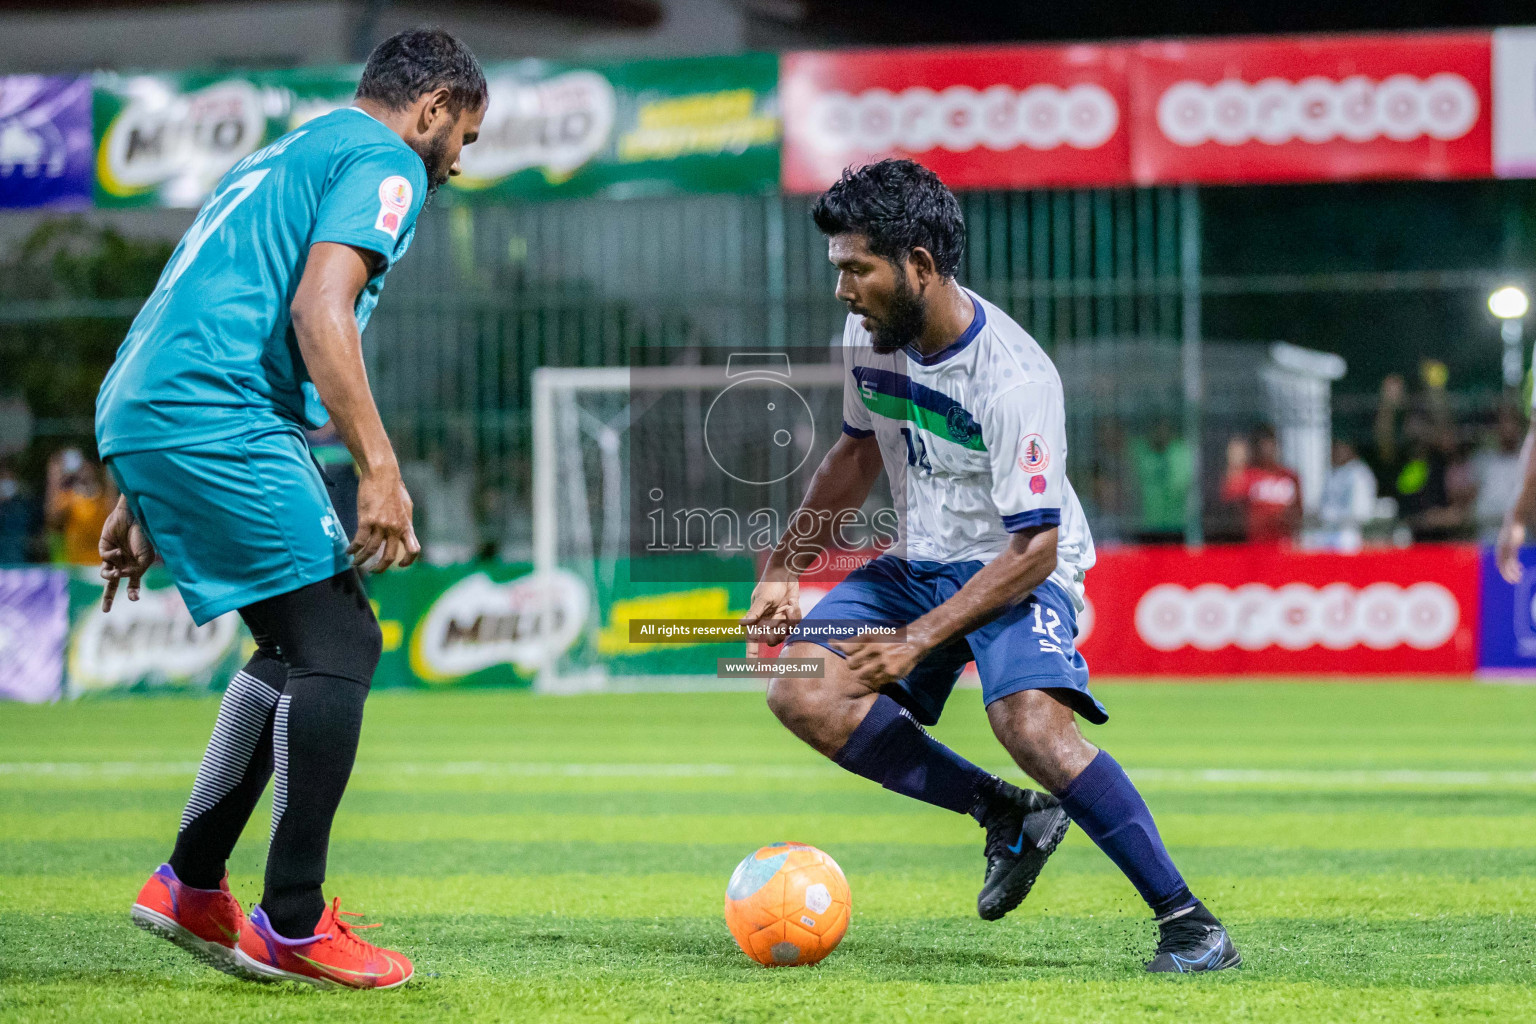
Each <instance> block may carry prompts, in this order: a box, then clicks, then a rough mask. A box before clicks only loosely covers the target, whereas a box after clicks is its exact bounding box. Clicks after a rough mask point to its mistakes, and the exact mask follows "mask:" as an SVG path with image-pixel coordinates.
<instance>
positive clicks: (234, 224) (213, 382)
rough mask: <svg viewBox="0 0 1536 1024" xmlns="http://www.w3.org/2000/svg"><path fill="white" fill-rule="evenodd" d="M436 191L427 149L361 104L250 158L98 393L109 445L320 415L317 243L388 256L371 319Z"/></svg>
mask: <svg viewBox="0 0 1536 1024" xmlns="http://www.w3.org/2000/svg"><path fill="white" fill-rule="evenodd" d="M426 194H427V171H426V166H425V165H424V164H423V163H422V161H421V158H420V157H419V156H417V155H416V153H415V151H414V150H412V149H411V147H410V146H408V145H406V144H405V141H404V140H403V139H401V138H400V136H398V135H396V134H395V133H394V132H393V131H392V130H391V129H389V128H388V127H386V126H385V125H383V124H381V123H380V122H379V121H377V120H375V119H374V118H372V117H370V116H369V115H367V114H365V113H364V112H363V111H361V110H359V109H357V108H356V107H349V108H346V109H343V110H336V111H332V112H331V113H329V114H326V115H325V116H323V117H319V118H316V119H315V120H313V121H310V122H308V123H307V124H305V125H303V126H302V127H300V128H297V129H295V130H294V131H291V132H289V133H288V134H287V135H284V136H283V137H282V138H280V139H278V140H277V141H276V142H273V143H272V144H271V145H270V146H267V147H266V148H265V149H262V150H259V151H258V152H255V153H252V154H251V155H250V156H248V157H246V158H245V159H243V160H241V161H240V162H239V163H238V164H236V165H235V166H234V167H233V168H231V169H230V171H229V173H228V174H226V175H225V176H224V178H223V180H221V181H220V182H219V184H218V187H217V188H215V189H214V190H213V193H212V194H211V195H210V196H209V198H208V201H207V202H206V203H204V204H203V208H202V210H201V211H199V212H198V215H197V219H196V220H195V221H194V222H193V223H192V227H191V228H189V229H188V230H187V233H186V235H185V236H183V237H182V240H181V244H179V245H178V246H177V247H176V251H175V252H174V253H172V254H171V259H170V262H168V263H167V264H166V266H165V270H164V272H162V273H161V275H160V281H159V283H157V284H156V285H155V290H154V293H153V294H151V295H150V297H149V300H148V301H147V302H145V304H144V308H143V309H142V310H140V311H139V315H138V316H137V317H136V318H135V319H134V321H133V326H132V327H131V328H130V329H129V331H128V336H127V337H126V338H125V339H124V340H123V344H122V346H121V347H120V348H119V349H118V351H117V359H116V361H115V362H114V363H113V364H112V369H111V371H110V372H108V374H107V379H106V380H105V381H104V382H103V383H102V386H101V392H100V394H99V395H97V398H96V440H97V442H98V444H99V446H100V451H101V455H102V457H104V458H105V457H109V456H113V455H120V454H123V453H127V452H138V451H153V450H157V449H164V448H180V447H183V446H187V445H194V444H206V443H208V442H211V441H218V440H222V439H225V438H230V437H237V436H241V435H253V434H258V433H263V432H266V431H269V430H272V429H281V428H285V427H287V428H293V427H302V426H305V425H318V423H319V422H323V419H324V413H323V407H321V406H320V404H319V403H318V402H317V401H315V400H314V398H313V396H312V395H311V396H310V397H309V400H308V403H307V404H308V407H309V415H308V416H306V414H305V410H306V391H308V392H313V390H314V387H313V385H310V384H309V383H308V381H309V376H308V373H307V372H306V371H305V368H304V360H303V357H302V356H301V355H300V353H299V347H298V342H297V340H296V339H295V337H294V333H293V325H292V323H291V322H290V315H289V306H290V305H291V304H292V302H293V296H294V293H295V292H296V291H297V290H298V287H299V280H300V278H302V277H303V275H304V265H305V262H306V261H307V260H308V257H309V249H310V246H312V245H314V244H315V243H317V242H340V243H343V244H346V245H352V246H357V247H358V248H361V249H366V250H369V251H371V252H374V253H377V254H378V255H379V256H380V257H381V258H380V259H379V261H378V266H377V268H376V270H375V272H374V274H373V276H372V277H371V278H370V279H369V281H368V284H367V286H366V287H365V288H364V289H363V291H362V293H361V294H360V295H359V296H358V298H357V304H356V308H355V312H356V315H357V326H358V329H359V330H362V329H363V328H364V327H365V326H367V323H368V318H369V316H370V315H371V314H372V312H373V308H374V306H375V305H376V304H377V303H378V301H379V293H380V292H381V291H382V290H383V287H384V275H385V274H386V273H387V272H388V271H389V268H390V267H391V266H393V265H394V263H395V261H396V260H398V259H400V257H402V256H404V255H405V250H406V248H407V247H408V246H409V245H410V244H411V236H412V235H413V234H414V233H415V230H416V216H417V214H418V213H420V211H421V205H422V202H423V201H424V199H425V198H426Z"/></svg>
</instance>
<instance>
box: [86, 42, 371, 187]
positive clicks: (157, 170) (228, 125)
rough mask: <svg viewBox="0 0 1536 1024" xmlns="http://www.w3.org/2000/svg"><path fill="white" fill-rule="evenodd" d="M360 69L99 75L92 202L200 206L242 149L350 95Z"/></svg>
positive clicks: (258, 144)
mask: <svg viewBox="0 0 1536 1024" xmlns="http://www.w3.org/2000/svg"><path fill="white" fill-rule="evenodd" d="M358 73H359V71H358V69H357V68H349V67H336V68H310V69H304V70H299V71H227V72H218V73H212V72H199V73H183V74H152V75H151V74H145V75H121V74H113V73H107V72H103V73H100V74H98V75H96V77H95V92H94V98H93V101H92V110H91V120H92V124H93V127H94V136H95V144H96V176H95V189H94V196H95V201H96V205H97V206H100V207H123V206H173V207H183V208H188V209H194V208H196V207H198V206H200V205H202V202H203V199H204V197H206V196H207V194H208V192H209V190H210V189H212V188H213V186H214V185H215V184H216V183H217V182H218V180H219V178H221V177H222V176H223V175H224V173H225V172H226V171H228V170H229V169H230V168H231V167H233V166H234V165H235V163H236V162H237V161H239V160H240V159H241V158H242V157H244V156H246V155H248V154H250V153H252V152H255V151H256V150H257V149H259V148H260V147H262V146H264V145H266V144H267V143H268V142H271V141H272V140H273V139H276V138H277V137H278V136H280V135H283V134H284V133H286V132H288V131H290V130H292V129H293V128H296V127H298V126H299V125H301V124H303V123H304V122H305V121H308V120H309V119H310V118H313V117H318V116H319V115H321V114H324V113H327V112H329V111H331V110H334V109H335V108H336V107H338V106H343V105H345V104H347V103H349V102H351V99H352V94H353V92H354V90H355V89H356V88H357V76H358Z"/></svg>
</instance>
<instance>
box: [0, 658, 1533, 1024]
mask: <svg viewBox="0 0 1536 1024" xmlns="http://www.w3.org/2000/svg"><path fill="white" fill-rule="evenodd" d="M1097 690H1098V692H1099V695H1100V697H1101V698H1102V699H1103V700H1104V701H1105V703H1106V704H1107V705H1108V706H1109V708H1110V712H1111V715H1112V716H1113V718H1112V721H1111V722H1110V724H1109V725H1107V726H1103V727H1099V728H1093V727H1088V728H1086V732H1087V734H1088V735H1089V737H1090V739H1092V740H1094V741H1095V742H1098V743H1101V744H1102V745H1104V746H1105V747H1106V748H1108V749H1109V750H1111V751H1112V752H1113V753H1114V754H1115V756H1116V757H1117V758H1119V759H1120V760H1121V762H1122V763H1124V764H1125V765H1126V766H1127V768H1128V769H1129V770H1130V772H1131V774H1132V775H1133V777H1135V778H1136V780H1137V782H1138V784H1139V785H1140V786H1141V787H1142V790H1143V792H1144V793H1145V794H1146V796H1147V799H1148V802H1149V803H1150V804H1151V806H1152V809H1153V812H1154V814H1155V815H1156V816H1157V818H1158V821H1159V822H1160V824H1161V826H1162V829H1163V835H1164V837H1165V838H1166V839H1167V842H1168V845H1169V847H1170V848H1171V849H1172V851H1173V854H1174V857H1175V858H1176V860H1177V861H1178V862H1179V864H1180V866H1181V867H1182V869H1183V870H1184V872H1185V874H1186V876H1187V877H1188V879H1189V881H1190V883H1191V885H1192V887H1193V888H1194V890H1195V892H1196V893H1197V894H1199V895H1201V896H1203V897H1204V898H1205V899H1206V901H1207V902H1208V903H1209V904H1210V905H1211V906H1212V908H1213V909H1214V910H1215V911H1216V912H1217V913H1218V914H1219V915H1221V916H1222V917H1223V918H1224V919H1225V921H1226V922H1227V924H1228V925H1229V926H1230V927H1231V929H1232V931H1233V934H1234V936H1235V938H1236V941H1237V943H1238V945H1239V946H1240V947H1241V949H1242V952H1243V954H1244V957H1245V963H1244V964H1243V966H1242V967H1241V968H1240V969H1238V970H1235V971H1229V972H1227V973H1225V974H1223V975H1218V976H1211V977H1188V978H1166V977H1162V978H1149V977H1146V976H1144V975H1143V974H1142V973H1141V970H1140V968H1141V962H1142V961H1143V959H1145V958H1146V957H1147V956H1148V955H1149V953H1150V951H1151V947H1152V945H1153V944H1154V941H1155V940H1154V929H1153V927H1152V925H1151V923H1150V922H1149V920H1148V918H1147V915H1146V911H1145V908H1144V907H1143V906H1142V905H1141V903H1140V901H1139V900H1138V899H1137V898H1136V895H1135V893H1134V891H1133V890H1132V889H1131V887H1130V886H1129V884H1128V883H1126V882H1125V881H1124V880H1123V879H1122V878H1121V877H1120V875H1119V874H1118V873H1117V872H1116V871H1115V870H1114V869H1113V867H1112V866H1111V865H1110V864H1109V862H1108V861H1107V860H1106V859H1105V858H1104V857H1103V855H1102V854H1100V853H1099V852H1098V850H1097V849H1095V848H1094V847H1093V846H1092V845H1091V844H1090V843H1089V842H1088V841H1087V840H1086V839H1085V838H1084V837H1083V836H1082V834H1081V833H1080V832H1078V831H1076V830H1074V831H1073V832H1072V833H1071V835H1070V837H1069V839H1068V840H1067V842H1066V843H1065V844H1064V845H1063V846H1062V848H1061V849H1060V851H1058V853H1057V854H1056V856H1055V857H1054V858H1053V859H1052V861H1051V863H1050V864H1049V865H1048V866H1047V867H1046V870H1045V873H1044V875H1043V876H1042V878H1041V880H1040V883H1039V885H1038V886H1037V888H1036V889H1035V892H1034V894H1033V895H1031V896H1030V898H1029V899H1028V900H1027V901H1026V902H1025V904H1024V905H1023V906H1022V907H1021V908H1020V909H1019V910H1017V911H1015V912H1014V913H1013V914H1011V915H1010V916H1009V917H1008V918H1007V919H1006V920H1005V921H1003V922H1001V923H997V924H987V923H984V922H982V921H980V920H979V919H977V918H976V916H975V896H976V888H977V885H978V884H979V881H980V877H981V869H982V860H981V838H982V836H981V832H980V830H979V829H978V828H977V827H976V826H975V825H974V824H972V823H971V821H970V820H969V819H967V818H961V817H959V816H956V815H951V814H948V813H946V812H943V811H938V810H934V809H931V808H928V807H924V806H921V805H919V804H917V803H914V802H912V801H908V800H905V799H903V798H901V797H898V796H895V795H892V794H889V793H886V792H884V791H883V790H880V789H879V788H877V787H875V786H873V785H871V784H869V783H867V782H864V781H862V780H860V779H857V778H854V777H852V776H847V775H844V774H843V773H841V772H840V771H839V770H838V769H836V768H835V767H833V766H831V765H829V764H827V763H825V762H824V761H822V760H821V759H820V758H818V757H817V756H816V755H815V754H813V753H812V752H811V751H810V750H809V749H807V748H805V747H802V746H801V745H800V744H799V743H798V742H797V741H795V740H794V739H793V738H791V737H790V736H789V735H788V734H786V733H785V732H784V731H783V730H782V729H780V728H779V726H778V725H777V723H776V722H774V720H773V718H772V716H771V715H770V714H769V712H768V711H767V709H766V708H765V707H764V706H763V703H762V700H761V698H760V697H759V696H757V695H753V694H745V693H735V694H693V695H680V694H665V695H634V696H591V697H564V698H557V697H534V696H530V695H527V694H521V693H508V692H484V691H482V692H473V693H470V692H465V693H432V694H426V693H411V694H406V693H398V692H397V693H380V694H377V695H375V696H374V697H373V699H372V700H371V702H370V704H369V710H368V718H367V724H366V726H365V729H364V734H363V743H362V750H361V753H360V756H359V762H358V770H357V773H356V775H355V776H354V778H353V781H352V785H351V788H350V790H349V791H348V794H347V798H346V800H345V802H344V803H343V804H342V809H341V813H340V816H339V818H338V822H337V831H336V834H335V838H334V841H333V843H332V847H331V878H330V881H329V885H328V890H329V893H331V894H336V895H340V896H341V897H342V898H343V903H344V905H345V906H350V907H351V908H353V909H362V910H366V911H368V912H369V913H370V914H371V915H373V916H374V917H375V918H376V919H382V920H383V921H384V922H385V925H386V927H385V928H384V929H382V930H381V931H375V932H370V933H368V934H369V935H370V937H377V938H380V939H381V940H383V941H385V942H387V943H389V944H393V945H397V946H399V947H400V948H401V949H403V950H405V951H407V952H408V953H409V954H410V955H411V956H413V957H414V958H415V961H416V965H417V975H416V980H415V981H414V982H413V983H412V984H411V985H409V986H407V987H406V988H404V989H402V990H400V991H396V992H387V993H322V992H315V991H311V990H308V989H301V988H299V987H297V986H291V985H281V986H271V987H268V986H258V985H253V984H249V983H242V982H239V981H235V980H233V979H229V978H226V977H224V976H223V975H220V974H217V973H214V972H212V971H209V970H207V969H206V968H203V967H200V966H199V965H197V964H196V963H195V962H194V961H193V960H191V958H189V957H187V956H186V955H185V954H183V953H181V952H180V951H179V950H176V949H174V948H173V947H171V946H169V945H168V944H166V943H163V942H161V941H159V940H156V939H154V938H152V937H150V936H148V935H146V934H143V933H141V932H139V931H137V930H135V929H134V928H133V927H131V926H130V924H129V922H128V915H127V910H128V905H129V903H130V902H131V901H132V899H133V896H134V894H135V892H136V890H137V887H138V885H139V884H140V883H141V882H142V880H143V879H144V877H145V876H146V875H147V874H148V872H149V871H150V870H151V869H152V868H153V867H154V866H155V865H156V864H158V863H159V862H160V861H161V860H162V859H163V858H164V857H165V855H166V854H167V853H168V851H169V847H170V841H171V839H172V837H173V835H174V832H175V829H176V823H177V820H178V817H179V815H180V811H181V805H182V801H183V799H184V798H185V796H186V792H187V789H188V787H189V785H190V782H191V777H192V771H193V769H194V767H195V761H196V759H197V758H198V756H199V754H200V753H201V748H202V744H203V742H204V740H205V739H206V737H207V734H208V731H209V730H210V728H211V727H212V723H213V717H214V712H215V705H214V703H213V702H212V701H211V700H197V699H181V698H158V699H119V700H111V699H108V700H97V701H87V702H83V703H77V704H71V705H60V706H52V707H35V708H34V707H17V706H0V1020H3V1021H5V1022H7V1024H10V1022H16V1024H21V1022H32V1021H37V1022H43V1021H48V1022H54V1021H69V1022H94V1021H129V1020H131V1021H154V1022H160V1021H170V1022H177V1024H181V1022H193V1021H219V1022H222V1024H227V1022H232V1021H244V1020H261V1021H317V1022H318V1021H325V1022H341V1021H360V1022H368V1024H377V1022H382V1021H546V1020H547V1021H668V1022H679V1021H682V1022H687V1021H728V1022H741V1024H746V1022H757V1021H764V1022H767V1021H837V1022H839V1024H851V1022H857V1021H878V1022H887V1021H918V1022H933V1021H949V1020H965V1021H992V1020H997V1021H1019V1020H1048V1021H1052V1022H1069V1021H1079V1020H1081V1021H1120V1020H1175V1019H1177V1020H1210V1021H1240V1020H1265V1021H1307V1022H1313V1021H1355V1020H1424V1019H1444V1020H1451V1019H1468V1018H1472V1019H1488V1020H1499V1021H1510V1020H1519V1019H1536V964H1533V961H1536V813H1533V812H1536V689H1531V688H1523V687H1502V686H1473V685H1449V684H1448V685H1432V684H1411V685H1393V684H1372V683H1357V684H1350V685H1306V684H1258V685H1243V684H1226V685H1179V684H1165V683H1139V684H1135V685H1127V684H1121V685H1111V684H1108V683H1106V684H1103V685H1101V686H1099V687H1097ZM937 731H938V733H939V734H940V735H941V736H942V737H943V738H944V739H946V740H947V741H949V742H951V743H952V744H954V745H955V746H956V747H957V748H958V749H959V750H961V751H962V752H964V753H965V754H967V755H969V756H971V757H972V758H974V759H976V760H978V761H979V762H981V763H982V764H984V765H987V766H989V767H993V768H996V769H999V770H1004V769H1005V767H1006V758H1005V756H1004V755H1003V753H1002V750H1001V748H1000V747H998V746H997V745H996V742H995V741H994V740H993V739H992V738H991V735H990V733H989V732H988V730H987V727H986V721H985V718H984V716H983V714H982V712H981V709H980V700H979V696H978V694H977V693H975V692H974V691H960V692H958V693H957V694H956V695H955V697H954V699H953V700H952V701H951V707H950V714H949V716H948V717H947V718H946V720H945V722H944V723H943V724H942V726H941V727H940V728H939V729H938V730H937ZM1008 774H1009V775H1010V777H1014V778H1017V777H1018V773H1017V772H1016V771H1009V772H1008ZM266 830H267V818H266V807H265V805H263V807H262V809H261V810H260V811H259V812H258V814H257V817H256V820H253V821H252V823H251V827H250V830H249V831H248V832H247V834H246V837H245V840H244V842H243V843H242V846H241V848H240V849H239V850H238V851H237V853H236V857H235V860H234V862H233V864H232V865H231V873H232V882H233V885H234V889H235V893H236V895H238V896H239V897H240V898H241V899H242V900H243V901H245V902H246V903H247V904H248V903H249V902H250V901H252V900H254V899H255V898H256V897H257V895H258V893H259V882H260V875H259V871H260V864H261V859H262V855H263V852H264V847H265V842H266ZM780 839H792V840H799V841H802V842H809V843H814V844H815V845H817V846H820V847H822V848H823V849H825V850H827V851H828V852H829V853H831V854H832V855H833V856H834V857H836V858H837V859H838V861H839V862H840V863H841V864H842V865H843V868H844V870H845V871H846V872H847V874H848V878H849V881H850V883H851V884H852V887H853V908H854V915H853V923H852V927H851V928H850V930H849V933H848V937H847V939H846V940H845V941H844V942H843V945H842V946H841V948H839V949H838V950H837V951H836V952H835V953H834V954H833V955H832V956H831V957H830V958H829V959H828V960H827V961H826V962H825V963H823V964H822V965H821V966H819V967H815V968H799V969H786V970H772V971H770V970H765V969H763V968H760V967H758V966H757V965H755V964H753V963H751V962H749V961H748V960H747V959H746V958H745V957H744V956H742V955H741V953H740V952H739V951H738V950H737V949H736V948H735V946H734V944H733V943H732V942H731V939H730V936H729V935H728V934H727V933H726V931H725V927H724V923H723V921H722V919H721V901H722V897H723V893H724V888H725V883H726V879H727V877H728V876H729V874H730V872H731V869H732V867H733V866H734V865H735V864H736V862H737V861H738V860H739V859H740V858H741V857H742V856H744V855H745V854H747V853H748V852H749V851H751V850H752V849H754V848H756V847H757V846H759V845H762V844H764V843H768V842H772V841H775V840H780Z"/></svg>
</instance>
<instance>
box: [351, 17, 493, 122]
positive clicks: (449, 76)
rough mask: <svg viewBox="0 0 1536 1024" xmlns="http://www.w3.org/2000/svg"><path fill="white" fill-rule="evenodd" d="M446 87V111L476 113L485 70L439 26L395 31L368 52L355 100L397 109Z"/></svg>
mask: <svg viewBox="0 0 1536 1024" xmlns="http://www.w3.org/2000/svg"><path fill="white" fill-rule="evenodd" d="M436 89H447V90H448V95H449V107H450V109H451V110H452V111H453V112H454V113H455V114H457V113H458V112H459V111H461V110H465V109H472V110H479V109H482V108H483V107H484V106H485V104H486V100H487V99H488V98H489V93H488V91H487V90H486V86H485V72H484V71H482V70H481V69H480V62H479V61H478V60H476V59H475V55H474V54H473V53H470V52H469V47H467V46H465V45H464V44H463V43H461V42H459V41H458V40H457V39H455V38H454V37H453V36H452V35H450V34H449V33H447V32H444V31H443V30H442V29H440V28H413V29H408V30H407V31H405V32H397V33H395V34H394V35H392V36H390V37H389V38H388V39H386V40H384V41H383V42H382V43H380V44H379V45H378V46H376V47H374V48H373V52H372V53H370V54H369V55H368V63H367V65H366V66H365V67H364V68H363V77H362V80H361V81H359V82H358V83H357V98H358V99H360V100H373V101H375V102H377V103H382V104H384V105H385V106H386V107H388V108H389V109H391V110H403V109H404V108H405V107H407V106H409V105H410V104H411V103H412V102H413V101H415V100H416V99H417V98H418V97H419V96H421V95H422V94H423V93H428V92H432V91H433V90H436Z"/></svg>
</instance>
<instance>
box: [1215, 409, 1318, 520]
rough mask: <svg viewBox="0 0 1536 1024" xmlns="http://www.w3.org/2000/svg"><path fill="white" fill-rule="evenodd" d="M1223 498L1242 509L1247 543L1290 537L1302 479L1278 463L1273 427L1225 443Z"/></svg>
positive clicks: (1298, 510) (1298, 514) (1297, 514)
mask: <svg viewBox="0 0 1536 1024" xmlns="http://www.w3.org/2000/svg"><path fill="white" fill-rule="evenodd" d="M1221 498H1222V500H1223V501H1226V502H1229V503H1231V504H1235V505H1241V506H1242V508H1243V521H1244V538H1245V539H1246V540H1248V541H1249V542H1250V543H1269V544H1273V543H1276V542H1279V541H1287V540H1291V539H1292V538H1294V537H1295V536H1296V531H1297V529H1298V528H1299V527H1300V526H1301V480H1300V478H1298V477H1297V476H1296V474H1295V473H1294V472H1292V471H1291V470H1290V469H1289V468H1288V467H1286V466H1283V465H1281V464H1280V442H1279V440H1278V439H1277V438H1276V437H1275V428H1274V427H1271V426H1268V425H1267V424H1266V425H1265V426H1262V427H1259V428H1258V429H1257V430H1255V431H1254V432H1253V440H1252V443H1251V444H1250V442H1249V441H1247V440H1245V439H1244V438H1241V437H1234V438H1232V440H1231V441H1229V442H1227V475H1226V478H1225V479H1224V480H1223V481H1222V484H1221Z"/></svg>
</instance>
